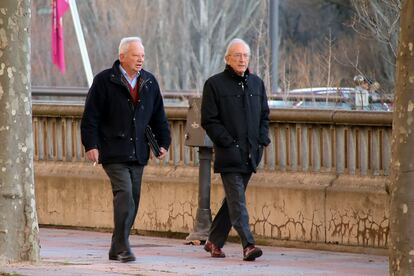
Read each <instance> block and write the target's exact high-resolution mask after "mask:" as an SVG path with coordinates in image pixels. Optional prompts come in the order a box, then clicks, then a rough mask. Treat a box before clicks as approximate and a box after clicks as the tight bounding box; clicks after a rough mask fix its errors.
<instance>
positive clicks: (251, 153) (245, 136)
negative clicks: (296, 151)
mask: <svg viewBox="0 0 414 276" xmlns="http://www.w3.org/2000/svg"><path fill="white" fill-rule="evenodd" d="M249 59H250V47H249V45H247V43H246V42H245V41H243V40H241V39H237V38H236V39H233V40H232V41H231V42H230V43H229V45H228V46H227V51H226V53H225V57H224V60H225V62H226V68H225V69H224V71H223V72H221V73H219V74H216V75H214V76H212V77H210V78H209V79H208V80H207V81H206V82H205V84H204V89H203V99H202V105H201V124H202V126H203V128H204V129H205V130H206V132H207V134H208V136H209V137H210V138H211V140H212V141H213V143H214V153H215V160H214V172H215V173H220V174H221V179H222V181H223V186H224V192H225V198H224V200H223V204H222V206H221V207H220V209H219V211H218V212H217V215H216V217H215V218H214V220H213V223H212V225H211V228H210V233H209V238H208V241H207V242H206V244H205V246H204V249H205V250H206V251H208V252H210V254H211V256H212V257H214V258H224V257H225V254H224V252H223V251H222V250H221V248H222V247H223V245H224V243H225V242H226V240H227V237H228V234H229V232H230V230H231V227H232V226H233V227H234V229H235V230H236V231H237V233H238V235H239V236H240V239H241V242H242V246H243V260H245V261H254V260H255V259H256V258H258V257H260V256H261V255H262V250H261V249H260V248H258V247H256V246H255V241H254V238H253V235H252V232H251V231H250V227H249V215H248V212H247V208H246V197H245V190H246V187H247V184H248V182H249V180H250V177H251V175H252V173H253V172H256V168H257V166H258V164H259V162H260V160H261V158H262V154H263V147H265V146H267V145H268V144H269V143H270V139H269V137H268V132H269V107H268V105H267V97H266V90H265V87H264V83H263V81H262V80H261V79H260V78H259V77H258V76H256V75H254V74H251V73H250V72H249V69H248V64H249Z"/></svg>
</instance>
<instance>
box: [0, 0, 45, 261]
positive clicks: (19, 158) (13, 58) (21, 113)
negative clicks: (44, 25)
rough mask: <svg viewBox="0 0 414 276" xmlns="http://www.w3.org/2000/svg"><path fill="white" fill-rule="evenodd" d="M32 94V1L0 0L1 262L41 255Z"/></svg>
mask: <svg viewBox="0 0 414 276" xmlns="http://www.w3.org/2000/svg"><path fill="white" fill-rule="evenodd" d="M31 109H32V102H31V95H30V0H1V1H0V141H1V146H0V264H1V263H6V262H15V261H37V260H38V259H39V242H38V232H39V231H38V230H39V228H38V223H37V215H36V205H35V196H34V192H35V189H34V178H33V131H32V110H31Z"/></svg>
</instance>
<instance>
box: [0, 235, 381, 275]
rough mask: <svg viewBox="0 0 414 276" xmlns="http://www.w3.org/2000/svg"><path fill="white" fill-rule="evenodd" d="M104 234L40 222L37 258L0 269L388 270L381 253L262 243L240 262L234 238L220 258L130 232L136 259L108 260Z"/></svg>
mask: <svg viewBox="0 0 414 276" xmlns="http://www.w3.org/2000/svg"><path fill="white" fill-rule="evenodd" d="M110 239H111V234H109V233H100V232H90V231H79V230H62V229H50V228H41V229H40V241H41V246H42V248H41V259H42V261H41V262H40V263H38V264H35V265H33V264H29V263H19V264H9V265H6V266H5V267H1V268H0V275H2V273H9V274H11V275H16V274H17V275H39V276H40V275H42V276H56V275H59V276H60V275H63V276H66V275H114V276H115V275H117V276H119V275H226V276H227V275H238V276H240V275H375V276H378V275H388V258H387V257H385V256H375V255H363V254H350V253H336V252H327V251H316V250H305V249H293V248H281V247H269V246H263V247H262V249H263V252H264V254H263V256H262V257H261V258H259V259H257V260H256V261H254V262H244V261H242V250H241V246H240V245H239V244H234V243H228V244H226V246H225V247H224V248H223V250H224V252H225V253H226V258H224V259H213V258H211V257H209V255H208V253H207V252H205V251H204V250H203V248H202V246H193V245H185V244H184V241H183V240H176V239H166V238H154V237H144V236H136V235H133V236H131V247H132V250H133V252H134V254H135V256H136V257H137V260H136V261H135V262H131V263H125V264H123V263H119V262H117V261H109V260H108V249H109V248H108V246H109V243H110ZM13 273H15V274H13ZM6 275H7V274H6Z"/></svg>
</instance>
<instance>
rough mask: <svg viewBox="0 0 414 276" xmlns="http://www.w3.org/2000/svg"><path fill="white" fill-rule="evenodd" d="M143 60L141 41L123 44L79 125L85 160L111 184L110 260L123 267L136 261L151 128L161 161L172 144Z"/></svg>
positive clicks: (99, 80) (157, 90) (101, 75)
mask: <svg viewBox="0 0 414 276" xmlns="http://www.w3.org/2000/svg"><path fill="white" fill-rule="evenodd" d="M144 58H145V50H144V46H143V44H142V41H141V39H140V38H139V37H126V38H123V39H122V40H121V42H120V44H119V59H117V60H116V61H115V63H114V64H113V66H112V67H111V68H109V69H106V70H104V71H102V72H100V73H99V74H97V75H96V76H95V78H94V80H93V83H92V86H91V88H90V89H89V92H88V96H87V98H86V102H85V110H84V113H83V117H82V122H81V136H82V143H83V145H84V147H85V151H86V157H87V158H88V159H89V160H90V161H92V162H94V164H96V163H100V164H102V167H103V168H104V170H105V172H106V174H107V175H108V177H109V179H110V181H111V187H112V194H113V210H114V231H113V234H112V242H111V248H110V250H109V259H110V260H118V261H121V262H130V261H135V256H134V254H133V252H132V251H131V248H130V245H129V234H130V231H131V227H132V225H133V224H134V221H135V217H136V215H137V212H138V205H139V199H140V190H141V179H142V174H143V170H144V166H145V165H146V164H147V162H148V159H149V155H150V148H149V144H148V140H147V139H146V135H145V131H146V129H147V127H148V126H149V127H151V129H152V131H153V133H154V135H155V138H156V139H157V141H158V144H159V147H160V150H159V152H158V156H156V157H157V158H159V159H162V158H164V157H165V156H166V153H167V150H168V147H169V145H170V143H171V137H170V130H169V126H168V121H167V117H166V115H165V110H164V104H163V100H162V96H161V92H160V88H159V86H158V82H157V80H156V79H155V77H154V76H153V75H152V74H151V73H150V72H148V71H145V70H144V69H142V67H143V64H144Z"/></svg>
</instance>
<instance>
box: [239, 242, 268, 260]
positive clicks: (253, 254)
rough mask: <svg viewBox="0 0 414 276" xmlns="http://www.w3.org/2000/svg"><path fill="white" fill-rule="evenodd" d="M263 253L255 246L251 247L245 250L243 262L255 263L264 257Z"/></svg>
mask: <svg viewBox="0 0 414 276" xmlns="http://www.w3.org/2000/svg"><path fill="white" fill-rule="evenodd" d="M262 254H263V251H262V250H261V249H260V248H259V247H256V246H254V245H249V246H248V247H246V248H245V249H244V250H243V261H254V260H256V258H259V257H260V256H262Z"/></svg>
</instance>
